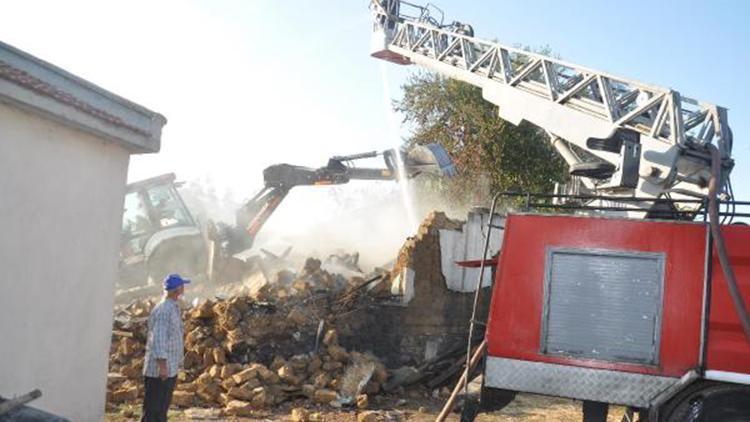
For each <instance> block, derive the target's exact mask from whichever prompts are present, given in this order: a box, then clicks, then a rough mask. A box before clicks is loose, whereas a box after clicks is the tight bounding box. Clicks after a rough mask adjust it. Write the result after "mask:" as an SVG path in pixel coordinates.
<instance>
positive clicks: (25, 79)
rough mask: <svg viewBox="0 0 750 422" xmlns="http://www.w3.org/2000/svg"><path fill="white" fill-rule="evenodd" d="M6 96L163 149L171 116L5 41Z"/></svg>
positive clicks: (140, 149)
mask: <svg viewBox="0 0 750 422" xmlns="http://www.w3.org/2000/svg"><path fill="white" fill-rule="evenodd" d="M0 101H2V102H4V103H8V104H13V105H16V106H19V107H20V108H23V109H26V110H29V111H32V112H37V113H39V114H41V115H43V116H45V117H47V118H52V119H53V120H56V121H59V122H61V123H63V124H65V125H68V126H71V127H74V128H76V129H79V130H83V131H86V132H89V133H92V134H94V135H96V136H99V137H103V138H106V139H109V140H112V141H114V142H118V143H120V144H121V145H122V146H123V147H125V148H126V149H128V150H130V151H131V153H150V152H158V151H159V149H160V147H161V131H162V128H163V127H164V125H165V124H166V123H167V119H166V118H165V117H164V116H162V115H161V114H159V113H156V112H154V111H151V110H149V109H147V108H145V107H143V106H141V105H138V104H136V103H134V102H132V101H129V100H127V99H125V98H122V97H120V96H118V95H116V94H114V93H112V92H109V91H107V90H105V89H103V88H101V87H99V86H97V85H95V84H93V83H91V82H88V81H86V80H84V79H82V78H80V77H77V76H75V75H73V74H71V73H69V72H67V71H65V70H63V69H61V68H59V67H57V66H55V65H53V64H50V63H47V62H45V61H44V60H41V59H39V58H37V57H34V56H32V55H30V54H28V53H26V52H24V51H21V50H19V49H17V48H15V47H12V46H10V45H8V44H5V43H3V42H1V41H0Z"/></svg>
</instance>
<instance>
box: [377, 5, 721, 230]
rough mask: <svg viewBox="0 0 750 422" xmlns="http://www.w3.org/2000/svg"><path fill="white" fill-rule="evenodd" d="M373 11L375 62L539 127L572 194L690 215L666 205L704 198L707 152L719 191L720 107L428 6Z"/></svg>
mask: <svg viewBox="0 0 750 422" xmlns="http://www.w3.org/2000/svg"><path fill="white" fill-rule="evenodd" d="M371 9H372V10H373V13H374V15H375V27H374V34H373V38H372V40H373V44H372V48H371V54H372V55H373V56H374V57H377V58H381V59H384V60H388V61H390V62H393V63H397V64H417V65H420V66H423V67H425V68H427V69H430V70H433V71H435V72H437V73H439V74H441V75H444V76H447V77H450V78H454V79H458V80H461V81H464V82H467V83H469V84H471V85H474V86H477V87H479V88H481V89H482V95H483V97H484V98H485V99H486V100H488V101H490V102H492V103H493V104H496V105H497V106H498V107H499V116H500V117H502V118H503V119H504V120H507V121H509V122H510V123H513V124H515V125H517V124H519V123H521V122H522V121H528V122H531V123H533V124H534V125H536V126H538V127H539V128H541V129H543V130H544V131H546V132H547V133H548V134H549V137H550V142H551V143H552V145H553V146H554V148H555V149H556V150H557V151H558V152H559V153H560V155H561V156H562V157H563V158H564V159H565V161H566V162H567V163H568V165H569V167H570V174H571V176H574V177H573V180H574V181H577V182H578V184H579V186H578V190H577V191H576V192H581V193H586V194H593V195H606V196H607V197H611V196H618V197H630V198H640V197H643V198H647V199H651V200H648V201H643V202H639V201H637V200H636V201H632V200H629V201H627V202H622V203H619V204H618V203H617V201H615V202H614V204H615V205H617V206H621V207H622V208H623V209H631V210H632V209H633V208H636V209H640V210H652V209H653V211H656V210H655V209H654V208H655V207H657V206H663V205H664V204H665V203H666V204H668V206H669V207H672V206H674V207H676V208H678V209H679V211H694V210H696V209H697V208H699V207H700V201H695V202H694V203H683V204H678V203H676V202H672V201H670V200H672V199H685V198H691V199H701V198H705V197H706V195H707V193H708V181H709V179H710V167H711V165H710V164H711V153H710V148H711V147H712V146H715V147H717V148H718V149H719V153H720V156H721V163H722V170H723V171H722V175H723V180H722V183H721V185H722V187H723V186H726V185H727V183H728V175H729V172H730V171H731V168H732V166H733V161H732V155H731V153H732V133H731V130H730V129H729V125H728V123H727V110H726V109H725V108H722V107H719V106H716V105H713V104H710V103H707V102H703V101H698V100H694V99H692V98H688V97H684V96H682V95H681V94H680V93H679V92H677V91H675V90H673V89H670V88H665V87H660V86H655V85H651V84H646V83H643V82H639V81H635V80H630V79H626V78H622V77H618V76H615V75H611V74H608V73H605V72H600V71H597V70H593V69H588V68H586V67H583V66H580V65H577V64H573V63H568V62H565V61H562V60H558V59H555V58H552V57H548V56H545V55H542V54H536V53H533V52H530V51H526V50H523V49H519V48H515V47H509V46H506V45H503V44H500V43H496V42H490V41H485V40H481V39H478V38H475V37H474V36H473V29H472V27H471V26H469V25H466V24H462V23H459V22H452V23H450V24H444V23H443V22H442V17H441V18H440V19H437V18H435V17H434V16H433V15H431V14H430V10H431V8H430V7H421V6H416V5H413V4H410V3H407V2H403V1H398V0H372V2H371ZM407 9H408V10H407ZM432 10H433V11H434V10H436V9H434V8H433V9H432ZM440 13H442V12H440ZM433 14H434V12H433ZM580 185H582V186H580ZM653 199H664V200H665V201H663V202H661V201H654V200H653ZM654 204H657V205H656V206H655V205H654ZM608 205H610V206H611V205H613V204H612V203H609V204H608ZM626 214H631V215H633V216H638V217H643V216H644V212H640V211H638V212H632V211H631V212H626Z"/></svg>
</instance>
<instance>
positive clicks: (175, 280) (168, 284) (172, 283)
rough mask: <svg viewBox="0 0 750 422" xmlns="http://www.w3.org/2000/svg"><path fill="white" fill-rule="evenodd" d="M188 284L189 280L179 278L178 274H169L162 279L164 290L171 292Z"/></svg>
mask: <svg viewBox="0 0 750 422" xmlns="http://www.w3.org/2000/svg"><path fill="white" fill-rule="evenodd" d="M188 283H190V280H188V279H185V278H182V277H180V275H179V274H170V275H168V276H167V278H165V279H164V290H173V289H176V288H178V287H180V286H182V285H183V284H188Z"/></svg>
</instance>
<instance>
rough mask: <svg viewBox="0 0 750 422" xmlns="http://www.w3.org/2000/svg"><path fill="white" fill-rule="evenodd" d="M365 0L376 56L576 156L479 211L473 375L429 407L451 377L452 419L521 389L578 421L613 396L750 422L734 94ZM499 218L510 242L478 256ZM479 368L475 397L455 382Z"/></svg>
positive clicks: (679, 414) (470, 354)
mask: <svg viewBox="0 0 750 422" xmlns="http://www.w3.org/2000/svg"><path fill="white" fill-rule="evenodd" d="M370 10H371V12H372V17H373V21H372V44H371V50H370V53H371V55H372V56H373V57H375V58H377V59H381V60H385V61H388V62H390V63H394V64H397V65H402V66H409V65H417V66H420V67H422V68H425V69H427V70H429V71H432V72H435V73H437V74H439V75H441V76H443V77H446V78H452V79H456V80H460V81H463V82H465V83H468V84H470V85H472V86H475V87H477V88H479V89H481V91H482V96H483V97H484V99H485V100H487V101H489V102H490V103H492V104H495V105H497V106H498V115H499V117H500V118H502V119H504V120H506V121H508V122H510V123H512V124H516V125H517V124H520V123H521V122H528V123H531V124H533V125H535V126H537V127H539V128H540V129H541V130H543V131H545V132H546V133H547V134H548V135H549V142H550V144H551V145H552V146H553V147H554V148H555V149H556V150H557V152H558V153H559V154H560V155H561V157H562V158H563V159H564V160H565V161H566V162H567V164H568V166H569V174H570V182H569V183H567V184H566V185H565V186H563V185H560V186H558V188H557V189H556V191H555V192H554V193H544V192H543V193H531V192H529V193H514V192H498V193H497V194H496V195H495V197H494V199H493V202H492V204H491V206H490V210H491V211H490V212H491V213H494V211H495V210H496V209H497V208H496V205H497V203H498V201H500V200H502V199H503V198H507V197H513V196H518V197H520V198H521V199H522V200H525V206H524V207H522V208H520V209H517V211H515V212H508V213H505V214H502V215H501V216H500V218H501V219H502V221H503V223H502V224H497V223H494V222H495V221H496V219H494V218H489V219H488V221H489V222H490V223H489V224H488V226H487V227H486V228H485V231H484V233H485V243H484V251H485V252H484V256H483V257H482V258H481V260H480V261H479V263H478V265H477V266H478V267H479V268H480V270H479V277H478V280H477V284H476V289H475V298H474V310H473V316H472V318H471V320H470V321H469V322H468V324H467V326H468V327H469V333H468V339H469V344H468V345H467V355H466V364H465V368H466V372H464V376H463V377H462V378H461V380H460V381H459V383H458V384H457V386H456V389H455V390H454V394H453V395H452V396H451V399H450V400H449V401H448V403H447V405H446V407H445V408H444V409H443V412H441V414H440V415H439V417H438V419H437V420H438V421H442V420H445V417H446V416H447V414H448V413H449V412H450V409H451V407H452V403H453V402H454V399H455V398H456V397H457V395H458V393H459V392H461V391H463V392H464V396H465V398H466V399H465V402H464V406H463V408H462V421H470V420H473V419H474V417H475V416H476V412H477V410H479V409H481V408H484V407H485V404H489V405H493V404H492V403H493V402H494V405H495V407H496V408H501V407H503V406H505V405H507V404H508V403H510V402H511V401H512V400H513V397H515V395H516V393H534V394H542V395H548V396H557V397H565V398H571V399H575V400H580V401H581V402H582V403H583V412H582V413H583V420H584V421H586V422H602V421H605V420H606V419H607V413H608V408H609V404H617V405H620V406H625V407H626V408H627V412H626V414H625V417H624V419H623V420H628V421H632V420H635V417H636V416H635V414H638V415H639V417H640V420H648V421H670V422H677V421H740V420H742V421H746V420H750V317H749V316H748V310H747V302H750V271H748V262H750V228H749V227H748V226H747V225H744V224H731V223H732V220H733V219H734V218H735V217H745V218H747V217H750V214H748V213H744V214H743V213H739V212H737V211H736V207H737V206H742V205H744V206H747V205H750V202H741V201H737V200H736V199H735V198H734V194H733V192H732V185H731V180H730V174H731V171H732V169H733V167H734V165H735V163H734V160H733V158H732V147H733V141H734V139H733V134H732V130H731V129H730V127H729V123H728V112H727V109H726V108H724V107H720V106H717V105H714V104H712V103H709V102H706V101H701V100H697V99H693V98H690V97H687V96H684V95H682V94H681V93H680V92H679V91H677V90H674V89H671V88H666V87H661V86H657V85H653V84H649V83H644V82H641V81H637V80H633V79H628V78H623V77H621V76H617V75H614V74H610V73H606V72H601V71H598V70H594V69H590V68H588V67H584V66H581V65H578V64H575V63H571V62H566V61H563V60H559V59H557V58H553V57H549V56H546V55H543V54H537V53H534V52H530V51H526V50H524V49H520V48H515V47H511V46H508V45H505V44H502V43H499V42H495V41H488V40H483V39H480V38H477V37H475V36H474V29H473V27H472V26H471V25H469V24H465V23H461V22H456V21H452V22H445V20H444V14H443V12H442V11H440V10H439V9H437V8H436V7H435V6H433V5H430V4H428V5H425V6H422V5H416V4H412V3H409V2H406V1H400V0H371V1H370ZM722 207H725V208H724V209H725V211H722ZM539 211H541V212H539ZM550 211H556V212H555V213H550ZM559 211H564V212H563V213H560V212H559ZM493 230H500V231H501V232H502V239H503V240H502V244H501V245H499V246H500V252H499V256H497V257H495V258H494V259H489V258H490V257H488V256H487V251H488V245H489V242H490V239H491V236H490V233H491V232H492V231H493ZM473 264H474V263H472V265H473ZM490 265H491V266H493V270H494V271H493V274H495V276H494V280H493V283H492V286H491V287H490V289H489V290H490V291H489V292H486V291H485V292H483V290H484V289H482V288H481V286H482V279H483V276H484V271H485V269H486V268H485V267H487V266H490ZM486 294H489V295H490V296H489V309H488V311H487V312H486V315H485V316H481V315H480V311H479V310H478V307H477V304H479V303H481V301H480V297H481V296H482V295H486ZM480 325H481V326H483V328H484V341H483V342H482V343H481V344H480V345H478V346H476V347H474V348H472V343H471V339H473V337H474V336H473V334H474V331H475V330H477V329H478V326H480ZM480 362H481V364H480ZM475 367H476V368H479V372H481V373H482V375H483V378H482V393H481V395H480V401H479V407H477V405H476V402H474V401H472V400H470V399H469V395H467V394H466V393H467V392H468V382H467V381H466V379H467V378H470V377H469V376H468V375H469V374H474V373H475V371H474V369H473V368H475Z"/></svg>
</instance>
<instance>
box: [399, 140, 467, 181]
mask: <svg viewBox="0 0 750 422" xmlns="http://www.w3.org/2000/svg"><path fill="white" fill-rule="evenodd" d="M403 157H404V169H405V170H406V173H407V174H408V175H409V177H414V176H416V175H418V174H420V173H429V174H434V175H437V176H443V177H451V176H455V175H456V167H455V166H454V165H453V160H452V159H451V157H450V155H448V152H447V151H446V150H445V148H443V147H442V146H441V145H439V144H427V145H417V146H414V147H411V148H409V149H408V150H407V151H406V152H405V153H404V154H403Z"/></svg>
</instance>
